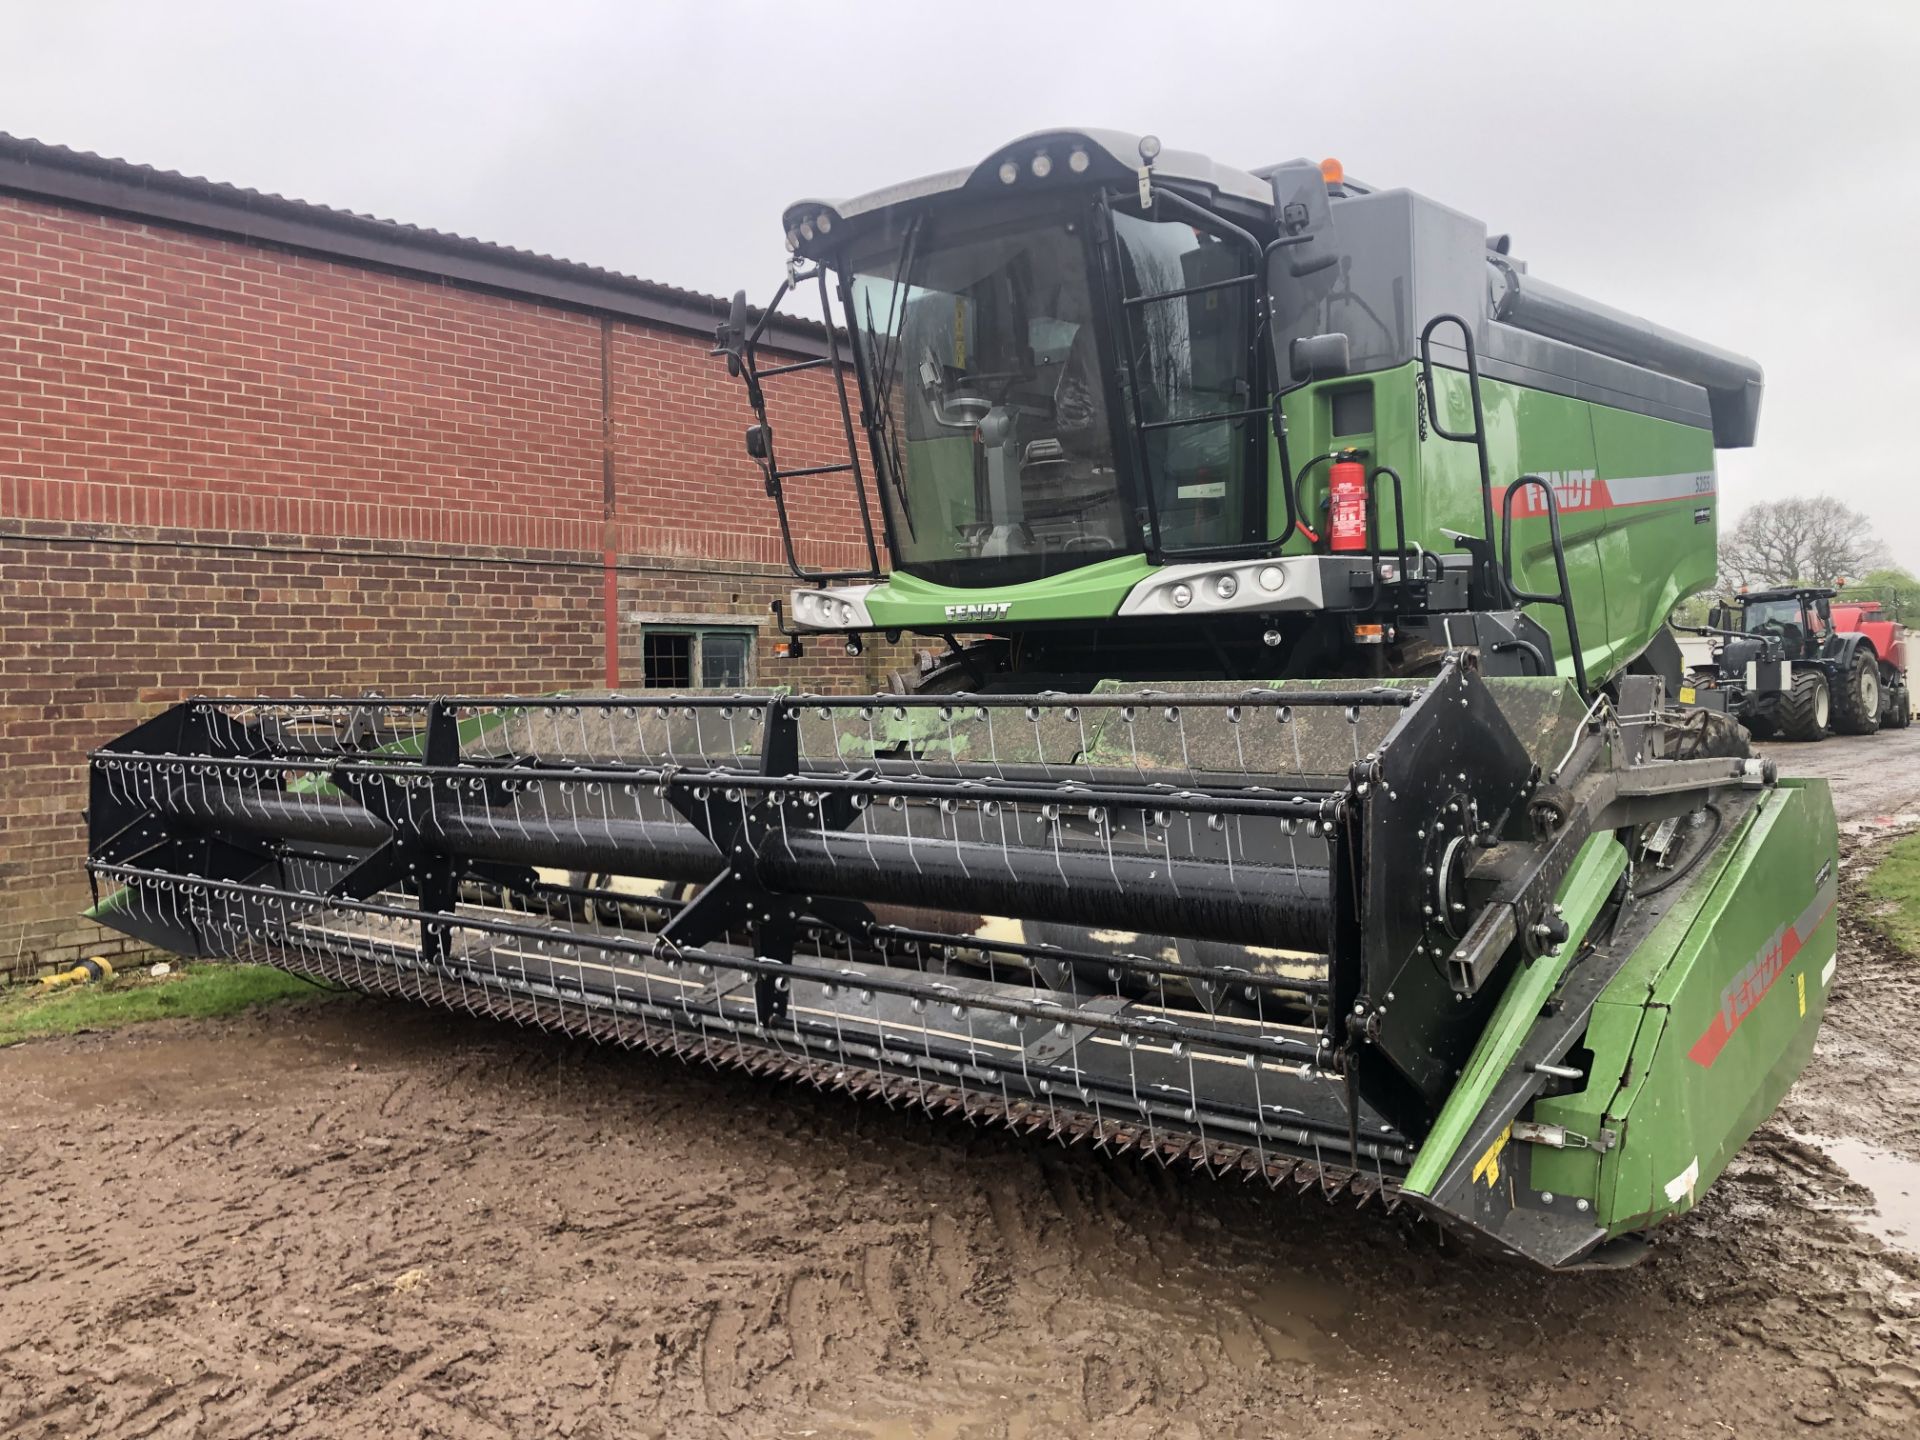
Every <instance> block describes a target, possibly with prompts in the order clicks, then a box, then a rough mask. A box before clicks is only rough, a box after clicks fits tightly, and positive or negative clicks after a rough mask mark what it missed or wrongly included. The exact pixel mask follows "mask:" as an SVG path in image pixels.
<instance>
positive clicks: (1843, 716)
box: [1833, 645, 1880, 735]
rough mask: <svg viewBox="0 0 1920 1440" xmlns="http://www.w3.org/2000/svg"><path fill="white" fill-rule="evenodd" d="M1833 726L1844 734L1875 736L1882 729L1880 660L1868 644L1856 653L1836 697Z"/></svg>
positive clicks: (1842, 678)
mask: <svg viewBox="0 0 1920 1440" xmlns="http://www.w3.org/2000/svg"><path fill="white" fill-rule="evenodd" d="M1833 728H1834V729H1835V730H1837V731H1839V732H1840V733H1841V734H1842V735H1871V734H1873V732H1874V731H1876V730H1878V729H1879V728H1880V663H1879V662H1878V661H1877V660H1875V659H1874V658H1873V656H1872V654H1870V653H1869V652H1868V650H1867V648H1866V646H1864V645H1862V646H1860V647H1859V648H1858V649H1857V650H1855V651H1854V652H1853V660H1852V661H1851V662H1850V663H1849V664H1848V666H1847V673H1846V674H1845V675H1844V676H1842V677H1841V680H1840V689H1839V693H1837V694H1836V695H1835V696H1834V697H1833Z"/></svg>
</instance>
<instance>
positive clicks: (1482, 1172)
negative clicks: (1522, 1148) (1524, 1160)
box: [1473, 1125, 1513, 1190]
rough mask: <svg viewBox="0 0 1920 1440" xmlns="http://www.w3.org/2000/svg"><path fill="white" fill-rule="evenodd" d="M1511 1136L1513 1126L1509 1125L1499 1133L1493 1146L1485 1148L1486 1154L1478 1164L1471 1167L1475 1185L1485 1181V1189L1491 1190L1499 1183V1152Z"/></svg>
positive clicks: (1505, 1146)
mask: <svg viewBox="0 0 1920 1440" xmlns="http://www.w3.org/2000/svg"><path fill="white" fill-rule="evenodd" d="M1512 1135H1513V1126H1511V1125H1509V1126H1507V1128H1506V1129H1504V1130H1502V1131H1501V1132H1500V1134H1499V1136H1498V1137H1497V1138H1495V1140H1494V1142H1493V1144H1491V1145H1489V1146H1488V1147H1487V1153H1486V1154H1484V1155H1482V1156H1481V1157H1480V1161H1479V1163H1478V1164H1477V1165H1475V1166H1474V1167H1473V1179H1474V1182H1475V1183H1476V1184H1477V1183H1478V1182H1480V1181H1482V1180H1485V1181H1486V1182H1487V1188H1488V1189H1489V1190H1491V1189H1493V1187H1494V1186H1496V1185H1498V1184H1499V1183H1500V1152H1501V1151H1502V1150H1504V1149H1506V1148H1507V1141H1508V1140H1509V1139H1510V1138H1511V1137H1512Z"/></svg>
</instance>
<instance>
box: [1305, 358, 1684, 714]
mask: <svg viewBox="0 0 1920 1440" xmlns="http://www.w3.org/2000/svg"><path fill="white" fill-rule="evenodd" d="M1434 381H1435V389H1436V391H1437V392H1438V394H1437V398H1438V405H1439V410H1440V417H1439V418H1440V419H1441V421H1442V423H1444V424H1445V425H1446V426H1447V428H1448V429H1450V430H1454V431H1456V432H1458V431H1465V430H1470V429H1471V428H1472V425H1473V401H1472V395H1471V391H1470V389H1469V387H1468V384H1467V377H1466V376H1465V375H1464V374H1463V373H1461V372H1459V371H1457V370H1448V369H1445V368H1436V370H1435V373H1434ZM1362 386H1365V387H1371V388H1372V390H1373V413H1374V416H1375V428H1374V430H1373V431H1372V432H1370V433H1367V434H1361V435H1335V434H1334V433H1333V428H1332V417H1333V395H1334V393H1335V392H1336V391H1341V390H1350V389H1353V388H1356V387H1362ZM1418 388H1419V367H1418V366H1415V365H1405V366H1401V367H1399V368H1397V369H1392V370H1383V371H1379V372H1377V373H1374V374H1371V375H1364V376H1358V377H1354V378H1351V379H1344V380H1339V381H1331V382H1323V383H1321V384H1318V385H1314V386H1310V387H1307V388H1305V389H1303V390H1299V391H1296V392H1294V393H1293V394H1292V395H1290V396H1289V397H1288V398H1287V401H1286V411H1287V434H1288V444H1289V446H1290V448H1291V451H1292V456H1293V460H1294V463H1295V465H1296V467H1297V466H1299V465H1300V464H1302V463H1303V462H1304V461H1305V460H1306V459H1308V458H1310V457H1312V456H1314V455H1318V454H1323V453H1324V452H1326V451H1327V450H1329V449H1333V448H1335V447H1340V446H1353V447H1357V448H1361V449H1365V450H1367V451H1368V452H1369V454H1370V455H1371V456H1372V457H1373V462H1372V463H1375V464H1385V465H1389V466H1391V467H1392V468H1393V469H1395V470H1397V471H1398V472H1399V473H1400V478H1401V480H1402V482H1403V484H1404V488H1405V494H1406V502H1407V514H1406V526H1407V539H1408V540H1409V541H1410V542H1417V543H1419V544H1420V545H1422V546H1424V547H1425V548H1427V549H1429V550H1451V549H1455V548H1457V547H1456V546H1455V545H1454V543H1453V542H1452V541H1450V540H1449V539H1448V538H1447V537H1446V535H1445V534H1444V533H1443V531H1445V530H1455V531H1461V532H1464V533H1466V534H1469V535H1478V534H1480V533H1481V529H1482V527H1483V523H1484V522H1483V519H1482V515H1481V506H1480V475H1479V462H1478V460H1477V459H1476V457H1475V454H1474V448H1473V447H1472V446H1471V445H1464V444H1459V443H1456V442H1453V441H1449V440H1443V439H1441V438H1440V437H1439V436H1437V435H1434V434H1433V433H1431V431H1430V430H1429V432H1428V434H1427V436H1426V438H1425V439H1424V440H1422V439H1421V438H1420V435H1419V431H1418V425H1419V414H1420V408H1419V399H1418ZM1480 393H1481V403H1482V407H1483V409H1484V411H1485V415H1486V426H1487V453H1488V459H1489V463H1490V465H1491V467H1492V472H1493V483H1494V492H1495V493H1494V506H1495V512H1496V513H1495V527H1496V531H1497V529H1498V526H1499V516H1498V511H1499V502H1500V498H1501V492H1502V491H1503V490H1504V488H1505V487H1506V486H1507V485H1508V484H1510V483H1511V482H1512V481H1513V480H1515V479H1517V478H1518V477H1520V476H1522V475H1530V474H1538V475H1544V476H1547V477H1548V478H1553V477H1554V476H1566V475H1568V474H1569V472H1571V473H1572V474H1574V475H1580V474H1583V473H1586V474H1592V475H1594V476H1596V477H1597V478H1599V479H1603V480H1607V479H1621V478H1625V477H1635V476H1649V475H1676V474H1686V473H1696V474H1707V475H1710V474H1711V473H1712V472H1713V439H1712V436H1711V434H1710V433H1709V432H1708V431H1705V430H1699V429H1694V428H1693V427H1691V426H1687V425H1679V424H1675V423H1673V422H1671V421H1667V420H1657V419H1654V418H1652V417H1650V416H1645V415H1640V414H1636V413H1633V412H1631V411H1625V410H1616V409H1612V408H1610V407H1608V406H1604V405H1595V404H1591V403H1589V402H1587V401H1584V400H1576V399H1572V398H1569V397H1567V396H1564V395H1555V394H1550V393H1548V392H1547V391H1544V390H1533V389H1528V388H1526V387H1524V386H1518V385H1511V384H1507V383H1505V382H1504V381H1500V380H1489V379H1483V380H1482V381H1481V384H1480ZM1269 470H1270V472H1272V473H1275V474H1277V473H1278V471H1279V466H1278V464H1277V463H1271V464H1270V465H1269ZM1302 489H1303V495H1302V499H1303V500H1304V501H1305V503H1306V506H1307V507H1308V511H1309V514H1308V517H1307V518H1308V521H1309V523H1310V524H1313V525H1315V527H1316V528H1317V527H1318V516H1319V513H1320V512H1319V508H1318V507H1319V506H1320V504H1321V503H1322V502H1323V501H1324V499H1325V496H1326V485H1325V467H1321V469H1320V470H1318V471H1316V472H1315V473H1314V475H1313V476H1311V477H1310V478H1309V480H1308V482H1307V484H1306V485H1305V486H1303V487H1302ZM1577 493H1578V491H1577V487H1575V486H1569V487H1568V488H1567V490H1566V492H1565V493H1564V494H1563V495H1562V502H1563V505H1565V504H1567V503H1568V502H1569V501H1571V500H1573V499H1574V498H1575V496H1576V495H1577ZM1535 494H1536V495H1537V492H1535ZM1391 495H1392V492H1391V488H1390V487H1387V486H1385V485H1383V486H1382V490H1381V495H1380V500H1379V508H1380V531H1381V537H1382V541H1383V543H1389V544H1390V543H1391V542H1392V540H1393V538H1394V523H1393V504H1392V499H1391ZM1269 498H1270V506H1269V509H1270V524H1271V528H1272V531H1273V532H1274V533H1277V532H1278V531H1279V529H1280V527H1281V525H1282V524H1283V523H1284V519H1285V510H1284V505H1285V500H1284V497H1282V496H1281V495H1280V494H1278V493H1275V494H1273V495H1272V496H1270V497H1269ZM1525 498H1526V497H1525V496H1524V495H1523V497H1522V499H1523V500H1524V499H1525ZM1713 505H1714V501H1713V499H1712V497H1703V498H1695V497H1691V496H1689V497H1687V498H1682V499H1675V500H1667V501H1662V502H1659V503H1656V504H1648V505H1631V506H1615V507H1613V508H1607V509H1586V510H1581V509H1565V510H1563V514H1562V517H1561V533H1562V535H1563V537H1564V539H1565V541H1566V547H1567V579H1568V583H1569V584H1570V585H1571V587H1572V589H1573V595H1574V608H1575V613H1576V615H1577V616H1578V618H1579V621H1580V641H1581V648H1582V650H1583V651H1584V652H1585V653H1584V657H1583V658H1584V659H1585V661H1586V666H1587V673H1588V675H1589V676H1591V677H1592V678H1593V679H1595V680H1601V679H1605V678H1607V677H1609V676H1611V675H1613V674H1614V673H1616V672H1617V671H1619V670H1620V669H1621V668H1623V667H1624V666H1625V665H1626V664H1627V662H1628V661H1630V660H1632V659H1633V658H1634V657H1635V656H1636V655H1638V654H1639V653H1640V652H1641V651H1642V650H1644V649H1645V648H1646V647H1647V645H1648V644H1649V643H1650V642H1651V641H1652V639H1653V637H1654V635H1655V634H1656V633H1657V632H1658V630H1659V629H1660V627H1661V626H1662V625H1663V624H1664V623H1665V622H1666V619H1667V616H1668V614H1669V613H1671V611H1672V609H1673V607H1674V606H1675V605H1676V604H1678V603H1679V602H1680V601H1681V600H1682V599H1684V598H1685V597H1686V596H1688V595H1691V594H1693V593H1694V592H1695V591H1698V590H1703V589H1705V588H1707V587H1708V586H1709V585H1711V584H1712V583H1713V577H1714V566H1715V557H1716V550H1717V544H1718V540H1717V526H1716V525H1715V524H1713V523H1698V522H1696V520H1695V518H1694V512H1695V511H1696V510H1697V509H1700V508H1702V507H1708V508H1711V507H1712V506H1713ZM1513 529H1514V546H1515V549H1516V551H1517V552H1518V563H1517V565H1516V575H1515V579H1516V580H1517V582H1518V583H1519V584H1520V585H1521V586H1522V587H1523V588H1525V589H1528V590H1537V591H1552V590H1555V589H1557V588H1558V581H1557V579H1556V577H1555V574H1554V567H1553V549H1552V543H1551V530H1550V528H1549V526H1548V524H1547V520H1546V517H1545V516H1544V515H1542V516H1537V517H1528V516H1526V513H1525V507H1524V505H1522V504H1518V503H1517V504H1516V506H1515V511H1514V527H1513ZM1308 548H1310V547H1309V546H1308V545H1307V543H1306V541H1305V540H1304V539H1303V538H1301V537H1297V536H1296V537H1295V540H1294V541H1293V543H1292V544H1290V545H1289V546H1288V550H1289V552H1290V553H1302V552H1304V551H1306V550H1307V549H1308ZM1531 613H1532V614H1533V616H1534V618H1535V619H1537V620H1539V621H1540V623H1541V624H1542V625H1544V626H1545V627H1546V628H1547V631H1548V633H1549V634H1550V635H1552V636H1553V639H1554V646H1555V653H1556V655H1557V656H1558V657H1559V658H1560V662H1561V673H1562V674H1563V675H1570V674H1572V665H1571V662H1570V660H1569V658H1568V653H1567V644H1566V625H1565V623H1564V621H1563V620H1562V618H1561V616H1560V612H1559V611H1558V610H1557V609H1556V608H1554V607H1552V606H1546V605H1536V606H1533V607H1532V609H1531Z"/></svg>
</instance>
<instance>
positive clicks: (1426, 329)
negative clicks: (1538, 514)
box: [1420, 315, 1512, 610]
mask: <svg viewBox="0 0 1920 1440" xmlns="http://www.w3.org/2000/svg"><path fill="white" fill-rule="evenodd" d="M1442 325H1452V326H1454V327H1456V328H1457V329H1458V330H1459V331H1460V344H1461V348H1462V349H1463V350H1464V351H1465V352H1466V357H1467V393H1468V394H1469V395H1470V396H1471V397H1472V400H1473V429H1472V430H1464V431H1456V430H1449V429H1448V428H1447V427H1446V425H1445V424H1444V423H1442V421H1441V419H1440V400H1439V394H1438V392H1437V391H1436V389H1435V387H1434V383H1433V332H1434V331H1436V330H1438V329H1439V328H1440V327H1441V326H1442ZM1420 388H1421V392H1422V394H1424V395H1425V396H1426V402H1427V424H1428V425H1430V426H1431V427H1432V428H1433V433H1434V434H1435V435H1438V436H1439V437H1440V438H1441V439H1442V440H1451V441H1453V442H1455V443H1456V444H1462V445H1471V446H1473V451H1474V455H1475V457H1476V459H1477V460H1478V461H1479V464H1480V514H1481V534H1482V536H1483V538H1484V544H1485V547H1486V548H1485V550H1484V552H1483V553H1481V554H1478V555H1476V556H1475V557H1474V558H1475V562H1476V563H1475V567H1474V568H1475V570H1476V571H1477V572H1478V574H1479V577H1480V583H1479V584H1478V585H1476V586H1475V587H1474V588H1475V589H1476V590H1478V591H1479V592H1480V594H1479V601H1480V603H1479V604H1478V605H1476V606H1475V608H1476V609H1485V610H1503V609H1506V608H1508V607H1509V606H1510V605H1511V603H1512V601H1511V597H1510V596H1509V595H1507V594H1506V593H1504V591H1503V589H1502V587H1501V574H1500V569H1499V559H1498V557H1497V556H1496V555H1495V554H1494V552H1493V537H1494V530H1493V467H1492V462H1491V460H1490V459H1489V458H1488V455H1487V417H1486V411H1485V408H1484V406H1483V404H1482V401H1481V398H1480V360H1479V356H1478V355H1477V353H1476V352H1475V350H1474V344H1473V327H1472V326H1471V325H1469V324H1468V323H1467V322H1466V321H1465V320H1463V319H1461V318H1460V317H1459V316H1458V315H1436V316H1434V317H1433V318H1432V319H1431V320H1429V321H1427V323H1426V324H1425V325H1424V326H1423V327H1421V330H1420ZM1471 548H1472V547H1471V546H1469V549H1471Z"/></svg>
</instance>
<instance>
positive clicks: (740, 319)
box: [713, 290, 747, 380]
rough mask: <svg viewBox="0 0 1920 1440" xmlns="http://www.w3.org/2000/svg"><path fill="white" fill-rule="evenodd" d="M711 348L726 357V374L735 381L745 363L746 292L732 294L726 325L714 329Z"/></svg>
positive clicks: (739, 291) (737, 291) (738, 291)
mask: <svg viewBox="0 0 1920 1440" xmlns="http://www.w3.org/2000/svg"><path fill="white" fill-rule="evenodd" d="M713 348H714V350H715V351H717V352H719V353H721V354H724V355H725V356H726V357H727V373H728V374H729V375H731V376H733V377H734V378H735V379H736V380H737V379H738V378H739V377H740V371H741V369H742V367H743V365H744V363H745V357H746V350H747V292H746V291H744V290H736V291H734V292H733V303H732V304H731V305H729V306H728V307H727V319H726V323H725V324H723V325H720V326H718V327H716V328H715V330H714V332H713Z"/></svg>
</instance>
